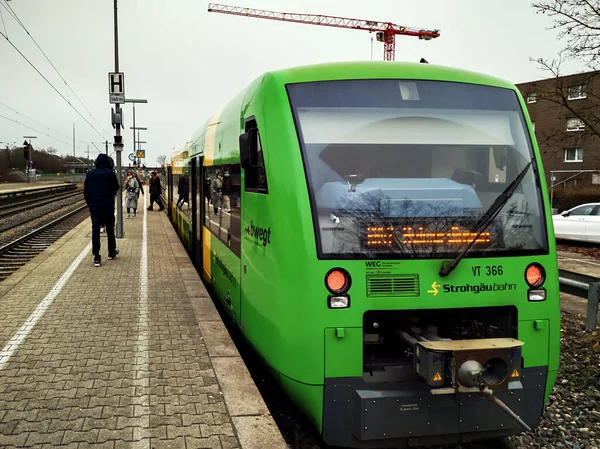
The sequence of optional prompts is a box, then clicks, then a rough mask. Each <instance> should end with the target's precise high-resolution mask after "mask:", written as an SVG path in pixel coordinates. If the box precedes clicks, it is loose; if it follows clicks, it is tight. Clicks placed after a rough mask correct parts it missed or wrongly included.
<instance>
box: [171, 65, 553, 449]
mask: <svg viewBox="0 0 600 449" xmlns="http://www.w3.org/2000/svg"><path fill="white" fill-rule="evenodd" d="M166 165H167V174H168V201H167V202H168V214H169V216H170V218H171V220H172V222H173V224H174V226H175V227H176V229H177V231H178V232H179V234H180V236H181V239H182V241H183V242H184V243H185V245H186V247H187V249H188V251H189V253H190V257H191V258H192V259H193V261H194V263H195V264H196V266H197V268H198V270H199V271H200V272H201V273H202V276H203V277H204V279H205V280H206V282H207V283H209V284H210V285H211V286H212V288H213V289H214V293H215V295H216V296H217V297H218V299H219V301H222V303H223V305H224V307H225V308H226V310H227V311H228V312H229V314H230V315H231V319H232V320H233V321H234V322H235V323H236V324H237V325H238V326H239V328H240V329H241V331H242V332H243V334H244V335H245V337H246V338H247V339H248V341H249V342H250V343H251V344H252V346H253V347H254V348H255V349H256V351H257V352H258V354H260V356H261V357H262V358H263V360H264V362H265V363H266V364H267V366H268V367H270V369H271V370H272V371H273V373H274V375H275V378H276V379H277V381H278V382H279V383H280V384H281V386H282V388H283V389H284V390H285V392H286V393H287V394H288V395H289V397H290V398H291V399H292V400H293V402H294V403H295V404H297V406H298V407H299V408H300V409H301V410H302V411H303V412H304V413H305V414H306V416H307V417H308V418H309V419H310V421H311V422H312V423H313V424H314V426H315V427H316V429H318V431H319V432H320V434H321V435H322V437H323V439H324V441H325V442H326V443H328V444H330V445H332V446H345V447H398V446H410V447H412V446H419V445H428V444H443V443H456V442H468V441H476V440H482V439H494V438H499V437H503V436H507V435H511V434H516V433H520V432H522V431H523V430H527V429H530V428H533V427H534V426H537V425H538V424H539V423H540V420H541V417H542V413H543V409H544V406H545V402H546V400H547V398H548V396H549V394H550V392H551V390H552V388H553V386H554V383H555V381H556V376H557V370H558V361H559V349H560V348H559V347H560V343H559V338H560V337H559V335H560V310H559V286H558V267H557V259H556V247H555V241H554V238H553V235H554V234H553V228H552V220H551V211H550V206H549V202H548V192H547V186H546V183H545V178H544V176H543V168H542V162H541V158H540V153H539V150H538V146H537V143H536V140H535V136H534V133H533V129H532V126H531V122H530V119H529V116H528V113H527V109H526V108H525V104H524V101H523V98H522V97H521V95H520V93H519V91H518V90H517V88H516V87H515V86H514V85H513V84H511V83H509V82H506V81H503V80H500V79H496V78H493V77H490V76H486V75H482V74H477V73H472V72H468V71H463V70H457V69H452V68H446V67H440V66H435V65H432V64H427V63H414V64H413V63H390V62H356V63H332V64H322V65H314V66H305V67H296V68H290V69H285V70H280V71H274V72H270V73H266V74H264V75H263V76H261V77H259V78H258V79H256V80H255V81H254V82H252V83H251V84H250V85H249V86H248V87H247V88H246V89H244V90H243V91H241V93H239V94H238V95H237V96H236V97H235V98H233V99H232V100H231V101H230V102H229V103H227V104H226V105H225V106H224V107H223V108H222V109H221V110H219V111H218V112H217V113H216V114H215V115H214V116H213V117H212V118H210V120H208V121H207V122H206V123H205V124H204V125H203V126H202V127H200V128H199V129H198V131H196V132H195V133H194V134H193V135H192V136H191V137H190V138H189V139H187V142H186V143H185V145H183V146H181V147H179V148H177V149H175V150H174V151H173V152H172V154H171V155H170V156H169V157H168V159H167V164H166ZM186 185H187V186H189V188H188V190H189V193H188V191H187V190H186V189H185V188H183V187H182V186H186ZM179 192H181V193H182V197H181V198H179V195H178V193H179ZM180 199H181V202H179V203H177V201H179V200H180Z"/></svg>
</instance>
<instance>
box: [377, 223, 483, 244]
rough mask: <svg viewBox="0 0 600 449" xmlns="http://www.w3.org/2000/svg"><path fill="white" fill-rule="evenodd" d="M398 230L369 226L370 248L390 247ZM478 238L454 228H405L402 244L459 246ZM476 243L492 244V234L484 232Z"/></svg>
mask: <svg viewBox="0 0 600 449" xmlns="http://www.w3.org/2000/svg"><path fill="white" fill-rule="evenodd" d="M395 230H396V228H395V227H394V226H368V227H367V232H366V240H367V242H366V243H367V245H368V246H371V247H373V246H375V247H377V246H382V245H390V244H391V243H392V242H393V236H394V232H395ZM476 236H477V233H476V232H470V231H468V230H464V229H460V228H459V227H458V226H452V228H451V230H450V231H448V232H425V231H424V228H423V227H418V228H416V230H415V228H413V227H411V226H405V227H403V228H402V234H400V235H399V236H398V237H401V242H402V243H403V244H405V245H457V244H460V243H469V242H471V240H473V239H474V238H475V237H476ZM475 242H476V243H490V242H491V233H490V232H482V233H481V235H480V236H479V237H478V238H477V240H476V241H475Z"/></svg>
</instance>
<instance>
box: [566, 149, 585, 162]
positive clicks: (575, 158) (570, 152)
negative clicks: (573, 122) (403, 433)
mask: <svg viewBox="0 0 600 449" xmlns="http://www.w3.org/2000/svg"><path fill="white" fill-rule="evenodd" d="M565 162H583V148H567V149H565Z"/></svg>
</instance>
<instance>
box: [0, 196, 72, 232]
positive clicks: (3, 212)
mask: <svg viewBox="0 0 600 449" xmlns="http://www.w3.org/2000/svg"><path fill="white" fill-rule="evenodd" d="M76 196H81V192H69V193H65V194H62V195H48V196H44V197H42V198H38V199H32V200H28V201H22V202H20V203H17V204H7V205H0V219H2V218H5V217H9V216H11V215H14V214H19V213H21V212H26V211H29V210H32V209H35V208H36V207H41V206H45V205H47V204H52V203H54V202H56V201H61V200H65V199H69V198H74V197H76ZM0 231H2V229H0Z"/></svg>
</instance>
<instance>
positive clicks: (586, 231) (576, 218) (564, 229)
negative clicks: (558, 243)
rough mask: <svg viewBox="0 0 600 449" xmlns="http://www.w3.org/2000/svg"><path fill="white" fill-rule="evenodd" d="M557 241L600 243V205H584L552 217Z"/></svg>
mask: <svg viewBox="0 0 600 449" xmlns="http://www.w3.org/2000/svg"><path fill="white" fill-rule="evenodd" d="M552 222H553V223H554V235H555V236H556V238H557V239H565V240H576V241H580V242H592V243H600V203H587V204H582V205H579V206H577V207H574V208H573V209H569V210H566V211H564V212H561V213H560V214H558V215H553V216H552Z"/></svg>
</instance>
